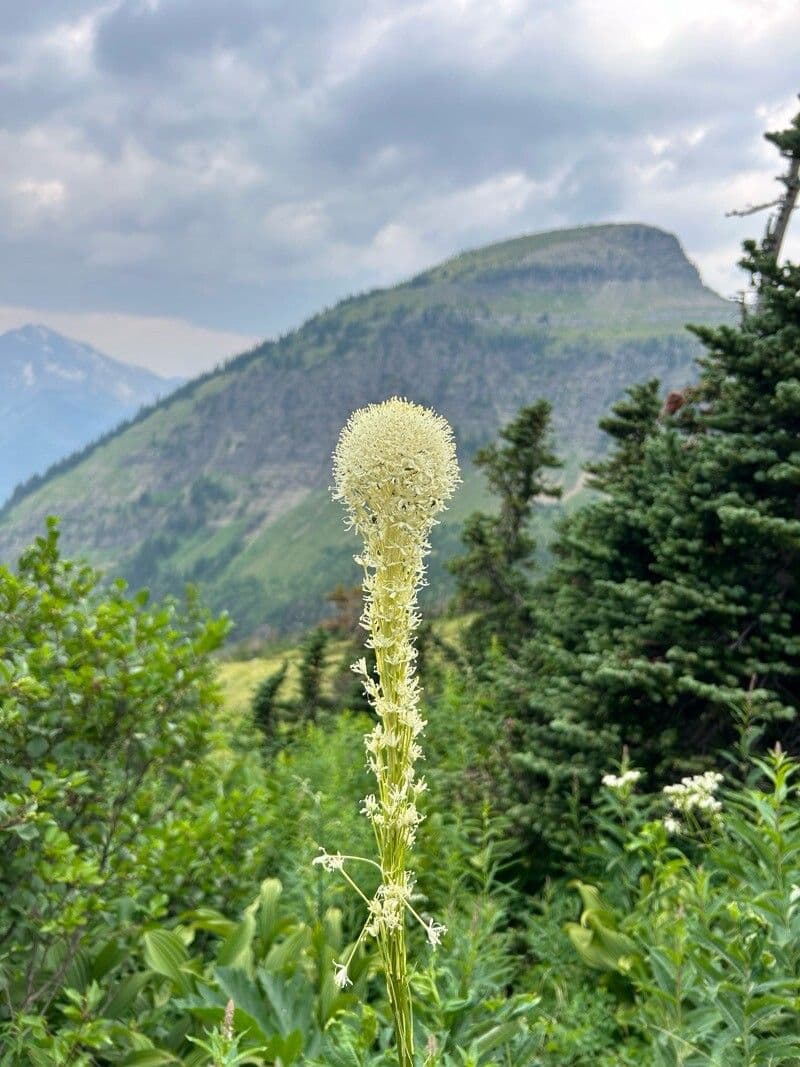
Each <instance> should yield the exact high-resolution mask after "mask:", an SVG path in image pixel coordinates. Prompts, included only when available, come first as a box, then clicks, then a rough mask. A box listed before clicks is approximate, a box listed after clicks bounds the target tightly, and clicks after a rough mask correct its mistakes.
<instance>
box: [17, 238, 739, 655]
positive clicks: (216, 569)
mask: <svg viewBox="0 0 800 1067" xmlns="http://www.w3.org/2000/svg"><path fill="white" fill-rule="evenodd" d="M730 317H731V307H730V305H729V304H727V303H726V302H725V301H723V300H722V299H721V298H720V297H718V296H717V295H715V294H714V293H713V292H711V291H710V290H709V289H707V288H706V287H705V286H704V285H703V283H702V281H701V279H700V277H699V275H698V272H697V270H696V268H695V267H694V266H693V265H692V264H691V263H690V262H689V260H688V259H687V258H686V256H685V255H684V253H683V251H682V249H681V247H680V245H679V243H678V241H677V239H676V238H675V237H674V236H672V235H671V234H668V233H665V232H663V231H661V230H658V229H654V228H652V227H649V226H644V225H639V224H626V225H604V226H590V227H582V228H579V229H572V230H562V231H556V232H553V233H545V234H537V235H533V236H526V237H520V238H518V239H516V240H511V241H506V242H503V243H502V244H496V245H492V246H490V247H487V248H482V249H479V250H477V251H473V252H467V253H465V254H464V255H460V256H457V257H455V258H454V259H451V260H448V261H447V262H446V263H443V264H441V265H440V266H438V267H435V268H434V269H432V270H429V271H426V272H425V273H423V274H420V275H418V276H417V277H415V278H413V279H411V281H409V282H406V283H405V284H402V285H398V286H396V287H394V288H391V289H384V290H376V291H374V292H371V293H367V294H365V295H362V296H358V297H353V298H351V299H348V300H344V301H342V302H341V303H340V304H338V305H337V306H336V307H334V308H333V309H331V310H327V311H324V312H322V313H321V314H319V315H316V316H315V317H314V318H312V319H310V320H309V321H308V322H307V323H305V325H304V326H302V327H301V328H300V329H298V330H296V331H294V332H292V333H290V334H288V335H286V336H285V337H282V338H280V339H279V340H277V341H270V342H267V343H265V344H263V345H260V346H259V347H257V348H255V349H254V350H252V351H251V352H247V353H245V354H243V355H241V356H239V357H237V358H235V359H233V360H231V361H230V362H229V363H227V364H226V365H225V366H224V367H222V368H219V369H218V370H216V371H214V372H212V373H210V374H207V375H205V376H203V377H201V378H198V379H196V380H194V381H192V382H190V383H188V384H187V385H185V386H183V387H182V388H180V389H178V390H177V391H176V392H175V393H173V394H172V395H171V396H169V397H167V398H166V399H165V400H163V401H161V402H160V403H158V404H157V405H155V406H154V407H153V408H152V410H150V411H149V412H146V413H144V414H143V415H142V416H141V417H139V418H137V419H136V420H134V421H133V423H132V424H130V425H128V426H126V427H124V428H122V429H121V430H120V432H118V433H115V434H112V435H110V436H109V438H108V439H107V440H106V441H104V442H102V443H101V444H99V445H98V446H96V447H94V448H91V449H88V450H86V451H85V452H84V453H83V454H79V455H77V456H75V457H73V458H72V459H71V460H70V461H69V462H68V463H66V464H61V465H60V468H59V469H58V470H56V471H54V472H53V473H52V474H51V475H50V476H49V477H47V478H45V479H44V481H43V482H42V483H41V484H39V485H34V486H31V487H29V488H28V490H27V491H22V492H19V493H17V494H16V496H15V498H14V499H13V500H12V501H11V502H10V504H8V505H7V506H6V508H5V509H4V510H3V512H2V514H1V515H0V558H2V559H6V560H8V559H10V558H12V557H13V556H14V555H15V553H16V552H18V551H19V550H20V549H21V548H22V547H23V546H24V545H25V544H26V543H28V542H29V541H30V540H31V538H32V537H34V536H35V535H36V534H37V533H38V532H39V531H40V530H41V528H42V523H43V521H44V518H45V516H46V515H48V514H51V513H53V514H57V515H59V516H61V519H62V530H63V542H64V546H65V548H66V549H67V550H68V551H70V552H78V553H81V554H85V555H86V556H88V558H89V559H90V560H91V561H92V562H95V563H97V564H99V565H101V566H104V567H106V568H107V569H108V570H109V571H110V572H111V573H122V574H124V575H125V576H126V577H128V579H129V580H130V582H131V583H132V584H133V585H136V586H138V585H144V584H146V585H149V586H150V587H151V588H152V589H153V590H154V591H155V592H157V593H163V592H165V591H179V590H180V589H181V587H182V585H183V584H184V583H185V582H186V581H194V582H197V583H199V584H200V586H201V588H202V590H203V592H204V595H205V597H206V599H207V601H208V602H209V603H210V604H211V605H212V606H213V607H214V608H217V609H219V608H223V607H225V608H228V609H229V610H230V612H231V614H232V615H233V616H234V619H235V620H236V622H237V624H238V629H237V634H238V635H239V636H242V635H243V634H246V633H248V632H251V631H253V630H256V629H258V628H261V627H263V626H265V625H269V626H273V627H277V628H283V629H287V628H293V627H297V626H300V625H305V624H307V623H309V622H310V621H312V620H313V619H315V618H319V616H320V614H321V613H322V610H323V606H324V600H323V598H324V594H325V592H326V591H328V590H330V589H331V588H332V587H333V586H335V585H336V583H337V582H339V581H349V582H351V583H352V582H353V581H354V580H356V572H355V570H354V567H353V563H352V553H353V551H354V549H355V547H356V546H355V542H354V540H353V538H352V536H350V535H347V534H346V533H345V532H344V530H343V528H342V521H341V512H340V509H339V508H338V507H337V506H334V505H333V504H332V503H330V501H329V498H328V492H327V486H328V484H329V481H330V454H331V450H332V448H333V446H334V444H335V441H336V437H337V434H338V432H339V429H340V427H341V426H342V424H343V423H344V421H345V419H346V418H347V416H348V414H349V413H350V412H351V411H352V410H353V409H354V408H356V407H358V406H360V405H362V404H365V403H368V402H370V401H377V400H381V399H384V398H385V397H387V396H390V395H392V394H400V395H405V396H408V397H409V398H411V399H413V400H415V401H418V402H420V403H423V404H428V405H432V406H433V407H435V408H436V409H437V410H438V411H440V412H441V413H442V414H443V415H445V416H446V417H447V418H448V419H449V420H450V421H451V423H452V425H453V427H454V429H455V432H456V436H457V438H458V442H459V448H460V452H461V455H462V459H463V458H468V457H469V456H470V455H471V454H472V453H473V451H474V449H475V448H476V447H477V446H478V445H480V444H482V443H484V442H485V441H487V440H488V439H490V438H491V437H492V436H493V435H494V434H495V432H496V430H497V429H498V427H499V426H500V425H502V424H503V423H504V422H506V421H508V419H509V418H510V417H511V416H512V415H513V414H514V413H515V412H516V410H517V409H518V408H519V407H520V405H522V404H524V403H527V402H530V401H532V400H533V399H535V398H537V397H541V396H544V397H547V398H549V399H550V400H551V401H552V403H553V405H554V409H555V429H556V434H557V438H558V444H559V447H560V449H561V452H562V454H563V455H564V456H565V457H566V459H567V466H566V469H565V483H566V484H567V485H568V486H569V485H574V484H575V482H576V480H577V479H578V475H579V469H580V463H581V461H583V460H584V459H585V458H586V457H587V456H590V455H594V454H597V453H598V450H599V449H601V448H602V441H601V438H602V435H601V434H600V433H599V431H598V430H597V421H598V419H599V418H600V417H601V416H602V415H603V414H604V413H605V412H606V411H607V410H608V407H609V406H610V404H611V403H612V402H613V401H614V400H616V399H617V398H618V397H619V396H620V394H621V393H622V391H623V390H624V388H625V387H626V386H627V385H629V384H631V383H633V382H636V381H640V380H642V379H646V378H650V377H652V376H654V375H655V376H658V377H660V378H661V379H662V381H663V384H664V387H665V389H666V388H670V387H675V386H679V385H682V384H685V383H686V382H687V381H691V380H692V379H693V377H694V369H693V361H694V358H695V356H696V355H697V353H698V350H699V345H698V344H697V342H696V341H695V340H694V338H693V337H692V336H691V335H690V334H688V333H687V332H686V330H685V329H684V324H685V323H686V322H692V321H693V322H719V321H722V320H724V319H726V318H730ZM484 499H485V498H484V497H483V490H482V489H481V481H480V478H479V477H478V476H477V474H476V472H475V471H474V469H473V468H471V466H470V465H469V463H468V462H467V463H465V482H464V485H463V486H462V488H461V490H460V492H459V493H458V494H457V496H456V501H455V505H454V507H453V509H452V510H451V511H450V512H449V513H447V521H446V522H445V523H444V524H443V528H441V529H440V530H439V531H437V537H436V554H435V557H434V561H433V562H434V568H438V569H439V571H440V572H441V570H442V566H441V563H442V559H443V558H444V557H445V556H446V555H447V554H448V553H449V552H452V551H454V550H455V549H456V547H457V544H458V524H459V522H460V521H461V520H462V519H463V517H464V515H466V514H468V513H469V512H470V511H471V510H472V509H473V508H474V507H475V506H476V505H480V503H481V502H482V501H483V500H484ZM567 506H569V505H567ZM552 510H553V509H551V513H552Z"/></svg>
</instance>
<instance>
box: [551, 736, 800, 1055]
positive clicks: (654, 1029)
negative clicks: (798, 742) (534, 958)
mask: <svg viewBox="0 0 800 1067" xmlns="http://www.w3.org/2000/svg"><path fill="white" fill-rule="evenodd" d="M799 770H800V765H799V764H798V762H797V761H796V760H794V759H790V758H789V757H787V756H786V755H784V754H783V753H781V752H780V751H778V752H775V753H773V754H772V755H771V756H770V757H769V758H768V759H765V760H756V761H755V762H754V764H753V772H754V776H755V780H754V781H753V782H752V783H751V784H750V785H749V786H746V787H742V788H739V789H736V790H727V791H725V792H724V793H723V795H722V810H721V812H720V813H719V816H718V817H717V816H716V815H714V817H713V818H711V819H709V818H708V817H707V815H708V812H709V811H712V812H713V808H709V807H706V806H704V805H700V806H699V807H696V808H695V809H694V813H695V815H696V816H697V817H696V818H695V815H692V816H691V818H692V820H693V821H692V824H689V823H687V822H684V824H683V826H682V831H681V833H680V835H679V836H678V837H671V836H670V835H669V833H668V829H667V827H668V826H669V827H670V828H675V824H674V823H673V822H672V821H671V820H672V817H671V816H667V818H666V820H664V819H647V817H646V814H647V813H646V809H647V807H650V808H651V811H652V808H653V807H654V806H655V807H658V806H660V807H661V810H662V813H663V811H664V810H665V807H666V804H665V798H664V797H663V795H662V796H661V797H659V798H658V799H655V798H651V801H650V803H643V802H642V800H641V799H638V800H637V799H633V802H632V803H631V799H632V798H631V797H630V796H627V797H626V796H623V797H620V796H619V791H618V790H614V789H613V787H612V790H611V795H607V796H606V798H605V799H604V801H603V802H602V804H601V809H600V811H599V812H598V825H599V828H600V841H601V848H600V849H599V851H598V850H595V861H596V862H597V861H599V862H600V863H601V864H602V866H603V868H604V870H605V873H606V876H607V877H608V875H609V874H610V875H611V878H609V879H608V880H607V881H605V882H603V883H602V886H601V890H598V889H597V888H596V887H593V886H591V885H587V884H584V883H578V884H577V886H576V888H577V889H578V891H579V893H580V895H581V898H582V905H583V906H582V912H581V918H580V921H579V923H577V924H570V925H569V926H568V930H569V933H570V937H571V940H572V942H573V945H574V947H575V948H576V949H577V951H578V953H579V954H580V956H581V958H582V959H583V960H584V962H585V963H586V964H587V965H588V966H590V967H592V968H594V969H596V970H597V971H598V972H600V974H602V975H604V977H603V978H601V979H600V980H601V984H604V985H605V986H606V988H607V989H608V990H609V991H612V992H614V994H615V998H616V1016H617V1020H618V1023H619V1024H620V1026H621V1027H622V1026H623V1025H624V1026H625V1027H627V1028H628V1029H629V1030H631V1031H633V1033H634V1035H635V1036H634V1037H633V1038H632V1040H631V1043H630V1047H629V1048H627V1050H626V1051H624V1052H623V1051H622V1050H621V1051H620V1058H619V1060H618V1062H619V1063H623V1064H624V1063H637V1064H639V1063H647V1064H652V1065H653V1067H677V1065H681V1067H700V1065H701V1064H702V1065H711V1067H723V1065H724V1067H756V1065H759V1067H760V1065H765V1067H766V1065H770V1067H779V1065H782V1064H786V1065H789V1064H793V1065H795V1064H797V1063H798V1062H800V1031H799V1030H798V1004H800V891H799V890H798V886H799V885H800V809H798V782H797V774H798V771H799ZM614 792H616V793H617V795H614ZM665 822H666V825H665Z"/></svg>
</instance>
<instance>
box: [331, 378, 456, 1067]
mask: <svg viewBox="0 0 800 1067" xmlns="http://www.w3.org/2000/svg"><path fill="white" fill-rule="evenodd" d="M333 473H334V482H335V486H334V499H337V500H342V501H344V504H345V506H346V508H347V514H348V524H349V526H350V527H354V528H355V529H356V530H357V531H358V533H359V534H360V535H361V537H362V539H363V542H364V550H363V552H362V554H361V555H360V556H356V562H357V563H360V564H361V565H362V566H363V568H364V613H363V616H362V625H363V627H364V628H365V630H366V631H367V633H368V638H367V642H366V643H367V646H368V647H370V648H373V649H374V651H375V661H376V673H375V676H374V677H373V676H372V675H371V674H370V673H369V672H368V670H367V665H366V661H365V659H363V658H362V659H361V660H359V661H358V663H355V664H354V665H353V670H354V671H355V672H356V673H357V674H359V675H361V676H362V677H363V679H364V690H365V692H366V695H367V698H368V700H369V702H370V704H371V705H372V707H373V708H374V710H375V713H376V715H377V719H378V722H377V724H376V726H375V728H374V729H373V730H372V732H371V733H369V734H368V735H367V736H366V738H365V745H366V750H367V762H368V766H369V767H370V769H371V771H372V772H373V774H374V775H375V779H376V784H377V789H376V792H375V793H374V794H370V795H369V796H367V797H365V799H364V801H363V805H362V811H363V813H364V814H365V815H366V816H367V818H368V819H369V820H370V822H371V823H372V827H373V830H374V832H375V840H376V843H377V848H378V862H377V863H375V861H374V860H364V859H363V858H361V857H356V856H343V855H342V854H341V853H337V854H336V855H331V854H329V853H327V852H324V851H323V853H322V855H321V856H318V857H317V858H316V860H315V861H314V862H315V863H319V864H321V865H322V866H323V867H324V868H325V869H326V870H329V871H339V872H341V874H342V875H343V877H344V878H345V879H346V880H347V881H348V882H349V883H350V885H351V886H352V887H353V888H354V889H355V890H356V891H357V892H358V893H359V895H360V896H361V897H362V898H363V899H364V901H365V903H366V905H367V908H368V910H369V916H368V918H367V921H366V923H365V924H364V928H363V929H362V931H361V934H360V936H359V938H358V940H357V942H356V944H355V945H354V946H353V949H352V951H351V952H350V954H349V956H348V958H347V959H346V960H344V961H342V962H340V963H336V964H335V968H336V974H335V977H336V981H337V984H338V985H339V986H340V987H342V988H343V987H344V986H346V985H348V984H349V982H350V980H349V978H348V974H347V970H348V966H349V964H350V960H351V959H352V957H353V955H354V953H355V952H356V951H357V949H358V946H359V944H360V943H361V942H362V941H363V940H364V939H365V938H366V937H373V938H375V940H376V941H377V944H378V948H379V952H380V956H381V960H382V963H383V967H384V971H385V974H386V983H387V988H388V993H389V1001H390V1004H391V1008H392V1013H393V1016H394V1022H395V1033H396V1040H397V1054H398V1059H399V1063H400V1065H401V1067H413V1063H414V1033H413V1015H412V1004H411V993H410V988H409V974H408V960H407V953H406V939H405V920H406V913H407V912H408V913H409V914H410V915H412V916H413V917H414V918H415V919H416V920H417V921H419V922H420V923H421V924H422V925H423V927H424V928H425V930H426V932H427V935H428V940H429V941H430V943H431V944H432V945H433V946H436V945H438V944H439V942H440V940H441V937H442V935H443V934H444V933H445V928H444V927H443V926H441V925H440V924H439V923H436V922H434V921H433V920H432V919H430V920H425V919H423V918H422V917H421V916H420V915H419V914H418V913H417V911H416V910H415V909H414V907H413V906H412V903H411V899H412V893H413V889H414V875H413V872H412V871H411V870H410V869H409V866H408V863H409V858H410V854H411V851H412V849H413V846H414V840H415V837H416V833H417V827H418V826H419V824H420V822H421V820H422V815H421V814H420V813H419V811H418V810H417V800H418V799H419V797H420V795H421V794H422V793H423V792H424V790H425V780H424V779H423V778H418V777H417V774H416V770H415V764H416V762H417V760H418V759H419V758H420V756H421V755H422V750H421V749H420V746H419V740H418V739H419V737H420V735H421V733H422V731H423V729H424V727H425V722H424V721H423V719H422V716H421V715H420V711H419V701H420V686H419V680H418V678H417V675H416V671H415V659H416V649H415V648H414V643H413V635H414V630H415V629H416V627H417V626H418V624H419V615H418V614H417V593H418V591H419V589H420V588H421V586H422V585H423V584H424V580H425V557H426V555H427V554H428V552H429V551H430V543H429V540H428V538H429V536H430V532H431V530H432V528H433V526H434V525H436V523H437V519H436V516H437V515H438V514H439V512H441V511H442V510H444V508H445V505H446V501H447V500H448V499H449V498H450V497H451V496H452V494H453V491H454V490H455V487H456V485H457V484H458V482H459V472H458V463H457V461H456V449H455V442H454V440H453V433H452V430H451V429H450V426H449V425H448V423H447V422H446V420H445V419H443V418H441V416H439V415H437V414H436V413H435V412H433V411H430V410H428V409H426V408H422V407H420V406H419V405H417V404H412V403H410V402H409V401H407V400H401V399H398V398H397V397H394V398H392V399H391V400H386V401H385V402H384V403H382V404H372V405H370V406H368V407H365V408H361V409H360V410H359V411H356V412H355V413H354V414H353V415H352V416H351V418H350V420H349V422H348V423H347V425H346V426H345V427H344V429H343V430H342V433H341V436H340V438H339V443H338V445H337V448H336V451H335V452H334V457H333ZM351 861H357V862H366V863H370V864H373V865H374V866H376V867H378V869H379V870H380V872H381V884H380V885H379V887H378V889H377V890H376V892H375V894H374V896H373V897H372V899H371V900H370V899H368V898H367V897H366V895H365V894H364V893H362V892H361V890H360V889H359V887H358V885H357V884H356V882H355V881H354V880H353V878H352V877H351V875H350V873H349V872H348V870H347V866H348V864H349V863H350V862H351Z"/></svg>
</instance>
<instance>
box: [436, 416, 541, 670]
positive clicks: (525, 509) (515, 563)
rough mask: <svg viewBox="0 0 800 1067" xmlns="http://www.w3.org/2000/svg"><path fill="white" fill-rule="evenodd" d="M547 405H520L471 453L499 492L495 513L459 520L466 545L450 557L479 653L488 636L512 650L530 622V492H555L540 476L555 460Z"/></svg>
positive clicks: (469, 638) (532, 544) (472, 645)
mask: <svg viewBox="0 0 800 1067" xmlns="http://www.w3.org/2000/svg"><path fill="white" fill-rule="evenodd" d="M550 415H551V408H550V405H549V404H548V403H547V401H546V400H540V401H538V402H537V403H536V404H532V405H530V406H529V407H525V408H522V409H521V411H520V412H519V414H518V415H517V416H516V418H514V419H513V420H512V421H511V422H510V423H509V424H508V425H507V426H506V427H505V428H504V429H502V430H501V431H500V434H499V437H500V442H501V443H499V444H496V443H492V444H489V445H486V446H485V447H484V448H482V449H480V450H479V451H478V452H477V453H476V455H475V459H474V463H475V466H476V467H479V468H480V469H481V470H483V471H484V473H485V476H486V480H487V482H488V485H489V488H490V489H491V490H492V492H493V493H494V494H495V495H496V496H497V497H498V498H499V510H498V512H497V514H495V515H488V514H486V513H483V512H475V513H474V514H473V515H471V516H470V517H469V518H468V519H467V521H466V522H465V524H464V529H463V533H462V539H463V541H464V544H465V546H466V549H467V551H466V552H465V554H464V555H463V556H459V557H458V558H457V559H455V560H453V561H452V562H451V563H450V569H451V570H452V572H453V573H454V574H455V575H456V578H457V581H458V593H457V600H458V604H459V606H460V607H461V608H462V609H463V610H465V611H469V612H474V613H475V619H474V621H473V622H472V624H471V626H470V629H469V633H468V635H467V641H468V644H469V646H470V648H471V649H472V650H473V652H475V653H478V654H480V653H482V651H483V650H484V649H485V647H486V645H487V643H488V642H489V641H490V640H491V639H492V638H493V637H494V638H496V639H497V640H498V641H499V643H500V644H501V646H502V647H503V648H504V649H507V650H514V649H516V648H517V646H518V645H519V643H520V642H521V641H523V640H524V639H525V638H526V637H529V636H530V633H531V629H532V626H533V607H532V596H531V588H532V579H531V568H532V566H533V560H534V554H535V551H536V541H535V540H534V538H533V537H532V536H531V533H530V529H529V525H530V520H531V516H532V514H533V509H534V507H535V503H536V498H537V497H540V496H549V497H553V498H557V497H559V496H560V495H561V489H560V488H559V487H558V486H557V485H554V484H552V483H550V482H549V481H547V480H546V478H545V476H544V471H545V469H555V468H558V467H560V466H561V464H560V463H559V461H558V457H557V456H556V455H555V454H554V452H553V450H552V448H551V446H550V441H549V437H550Z"/></svg>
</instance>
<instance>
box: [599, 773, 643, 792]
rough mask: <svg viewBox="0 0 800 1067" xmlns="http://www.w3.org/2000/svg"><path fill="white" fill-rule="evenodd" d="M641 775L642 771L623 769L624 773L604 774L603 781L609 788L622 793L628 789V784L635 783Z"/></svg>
mask: <svg viewBox="0 0 800 1067" xmlns="http://www.w3.org/2000/svg"><path fill="white" fill-rule="evenodd" d="M641 777H642V772H641V771H634V770H630V771H623V772H622V774H604V775H603V777H602V779H601V781H602V783H603V785H604V786H606V788H607V789H613V790H614V791H615V792H617V793H622V792H624V791H626V790H627V789H628V786H631V785H635V783H636V782H638V781H639V779H640V778H641Z"/></svg>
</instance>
